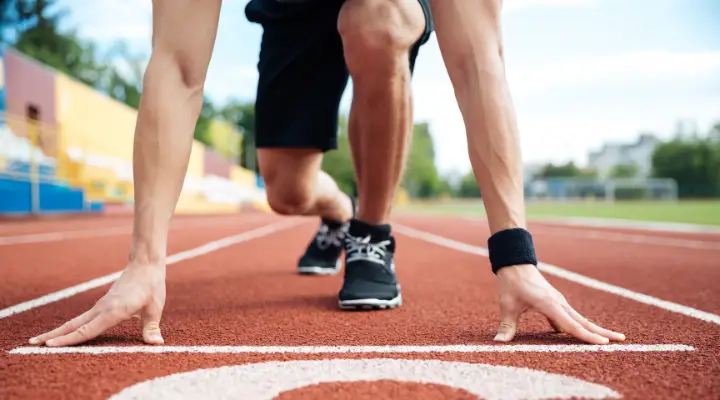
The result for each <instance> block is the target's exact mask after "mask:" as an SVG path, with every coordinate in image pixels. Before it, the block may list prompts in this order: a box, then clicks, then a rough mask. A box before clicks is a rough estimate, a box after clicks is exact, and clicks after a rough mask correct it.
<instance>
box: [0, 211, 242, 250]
mask: <svg viewBox="0 0 720 400" xmlns="http://www.w3.org/2000/svg"><path fill="white" fill-rule="evenodd" d="M245 218H246V219H247V217H245ZM246 219H245V220H246ZM240 221H241V220H240V219H232V218H231V219H229V220H228V219H222V220H220V219H201V220H199V221H182V220H181V221H178V222H175V223H173V224H172V225H171V226H170V230H177V229H188V228H200V227H204V226H212V227H216V226H223V225H231V224H238V223H240ZM130 233H132V226H130V225H123V226H109V227H105V228H95V229H76V230H66V231H55V232H42V233H28V234H24V235H16V236H0V246H11V245H18V244H32V243H47V242H59V241H63V240H70V239H85V238H96V237H104V236H115V235H126V234H130Z"/></svg>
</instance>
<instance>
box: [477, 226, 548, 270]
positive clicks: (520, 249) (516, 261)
mask: <svg viewBox="0 0 720 400" xmlns="http://www.w3.org/2000/svg"><path fill="white" fill-rule="evenodd" d="M488 252H489V253H490V265H491V266H492V271H493V274H497V272H498V270H500V268H503V267H509V266H513V265H523V264H532V265H535V266H537V257H536V256H535V246H534V245H533V240H532V235H531V234H530V232H528V231H526V230H525V229H522V228H512V229H506V230H503V231H499V232H496V233H495V234H494V235H492V236H490V239H488Z"/></svg>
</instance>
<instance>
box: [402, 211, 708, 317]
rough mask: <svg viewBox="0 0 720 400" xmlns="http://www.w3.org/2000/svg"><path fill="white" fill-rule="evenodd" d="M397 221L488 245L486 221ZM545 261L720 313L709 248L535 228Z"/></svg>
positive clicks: (541, 258) (535, 235)
mask: <svg viewBox="0 0 720 400" xmlns="http://www.w3.org/2000/svg"><path fill="white" fill-rule="evenodd" d="M397 221H398V222H400V223H403V224H405V225H407V226H409V227H411V228H416V229H420V230H424V231H428V232H432V233H434V234H436V235H440V236H444V237H447V238H449V239H453V240H457V241H460V242H463V243H468V244H472V245H476V246H480V247H485V248H487V237H488V235H489V229H488V226H487V224H486V223H478V222H477V221H468V220H459V219H456V218H441V217H423V218H398V219H397ZM530 230H531V231H532V232H533V239H534V241H535V244H536V248H537V252H538V257H539V258H540V260H541V261H544V262H548V263H551V264H555V265H558V266H560V267H561V268H564V269H567V270H570V271H573V272H577V273H580V274H582V275H585V276H587V277H590V278H594V279H598V280H600V281H603V282H607V283H610V284H613V285H617V286H620V287H623V288H627V289H630V290H633V291H636V292H640V293H643V294H647V295H650V296H654V297H658V298H661V299H664V300H668V301H672V302H675V303H679V304H682V305H686V306H689V307H693V308H697V309H699V310H703V311H707V312H710V313H714V314H719V313H720V295H718V290H717V283H716V282H720V268H718V266H719V265H718V262H717V259H718V256H720V251H716V250H709V249H679V248H675V247H666V246H658V245H646V244H636V243H622V242H618V241H606V240H597V239H590V238H586V237H582V236H580V235H578V237H575V238H573V237H564V236H563V237H559V236H556V235H552V234H546V233H543V232H544V231H543V229H534V228H533V227H530Z"/></svg>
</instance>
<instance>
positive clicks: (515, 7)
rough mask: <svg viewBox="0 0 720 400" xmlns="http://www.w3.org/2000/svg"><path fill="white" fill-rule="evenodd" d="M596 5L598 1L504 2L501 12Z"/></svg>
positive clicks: (536, 0) (511, 0)
mask: <svg viewBox="0 0 720 400" xmlns="http://www.w3.org/2000/svg"><path fill="white" fill-rule="evenodd" d="M597 4H598V0H506V1H505V2H504V4H503V11H504V12H517V11H524V10H528V9H533V8H548V7H564V8H567V7H572V8H576V7H592V6H595V5H597Z"/></svg>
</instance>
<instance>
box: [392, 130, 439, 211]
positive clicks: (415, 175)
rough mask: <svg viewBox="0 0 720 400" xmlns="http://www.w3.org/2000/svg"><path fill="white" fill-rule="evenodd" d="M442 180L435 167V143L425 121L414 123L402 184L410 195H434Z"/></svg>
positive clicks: (437, 191) (427, 196) (422, 196)
mask: <svg viewBox="0 0 720 400" xmlns="http://www.w3.org/2000/svg"><path fill="white" fill-rule="evenodd" d="M441 185H442V182H441V180H440V176H439V174H438V171H437V168H436V167H435V145H434V143H433V140H432V135H431V134H430V126H429V125H428V124H427V123H419V124H415V126H414V127H413V137H412V142H411V145H410V151H409V154H408V158H407V165H406V166H405V173H404V175H403V179H402V186H403V187H404V188H405V189H406V190H407V191H408V193H409V194H410V196H411V197H419V198H430V197H436V196H437V195H438V194H439V192H440V189H441Z"/></svg>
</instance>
